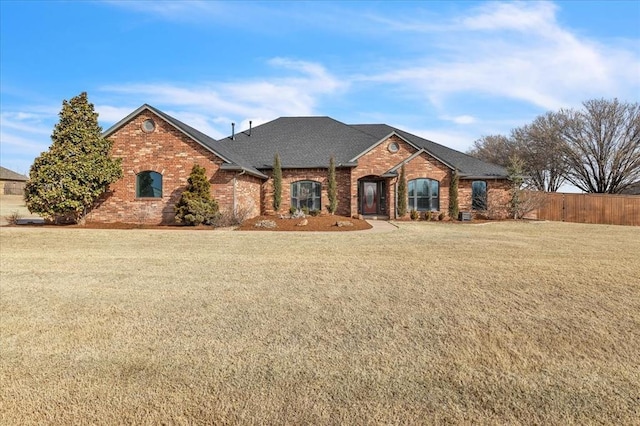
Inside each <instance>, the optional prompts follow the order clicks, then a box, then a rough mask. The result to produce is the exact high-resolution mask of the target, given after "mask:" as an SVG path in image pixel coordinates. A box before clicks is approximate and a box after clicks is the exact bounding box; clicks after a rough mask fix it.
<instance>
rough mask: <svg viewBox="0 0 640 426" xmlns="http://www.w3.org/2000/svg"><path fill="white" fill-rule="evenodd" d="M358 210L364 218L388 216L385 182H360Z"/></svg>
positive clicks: (367, 180)
mask: <svg viewBox="0 0 640 426" xmlns="http://www.w3.org/2000/svg"><path fill="white" fill-rule="evenodd" d="M358 210H359V212H360V214H362V215H363V216H385V215H387V188H386V182H385V181H384V180H382V179H379V178H378V179H374V178H363V179H361V180H360V181H359V186H358Z"/></svg>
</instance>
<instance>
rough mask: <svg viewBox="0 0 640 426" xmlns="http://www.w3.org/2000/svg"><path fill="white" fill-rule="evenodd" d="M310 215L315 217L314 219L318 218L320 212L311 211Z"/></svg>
mask: <svg viewBox="0 0 640 426" xmlns="http://www.w3.org/2000/svg"><path fill="white" fill-rule="evenodd" d="M309 214H310V215H311V216H314V217H315V216H318V215H320V210H311V211H310V212H309Z"/></svg>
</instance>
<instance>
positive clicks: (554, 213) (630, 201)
mask: <svg viewBox="0 0 640 426" xmlns="http://www.w3.org/2000/svg"><path fill="white" fill-rule="evenodd" d="M536 216H537V218H538V219H540V220H555V221H562V222H578V223H599V224H608V225H635V226H640V195H611V194H568V193H562V192H548V193H545V194H544V197H543V199H542V203H541V207H540V208H538V209H537V211H536Z"/></svg>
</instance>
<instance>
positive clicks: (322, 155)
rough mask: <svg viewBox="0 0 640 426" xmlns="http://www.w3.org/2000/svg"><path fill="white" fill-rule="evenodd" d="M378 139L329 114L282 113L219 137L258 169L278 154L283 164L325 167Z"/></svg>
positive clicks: (354, 154) (266, 165)
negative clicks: (285, 115)
mask: <svg viewBox="0 0 640 426" xmlns="http://www.w3.org/2000/svg"><path fill="white" fill-rule="evenodd" d="M376 142H377V141H376V139H375V137H374V136H371V135H369V134H367V133H364V132H361V131H360V130H358V129H355V128H353V127H352V126H348V125H346V124H344V123H341V122H339V121H337V120H334V119H333V118H329V117H282V118H278V119H276V120H273V121H270V122H268V123H265V124H262V125H260V126H256V127H254V128H253V129H251V136H249V131H248V130H245V131H243V132H239V133H236V134H235V138H234V139H233V140H232V139H231V137H227V138H225V139H222V140H220V143H221V144H222V145H224V146H225V147H227V148H228V149H229V150H232V151H233V152H236V153H238V154H239V155H241V156H242V157H244V158H245V159H246V160H248V161H249V162H250V163H251V164H252V165H253V166H254V167H256V168H257V169H270V168H272V166H273V157H274V156H275V154H276V153H278V155H279V156H280V163H281V164H282V167H283V168H310V167H328V165H329V158H330V157H331V156H334V158H335V161H336V164H337V165H340V164H345V163H348V162H349V160H351V159H352V158H353V157H355V156H356V155H358V154H360V153H361V152H363V151H365V150H366V149H367V148H369V147H370V146H372V145H373V144H375V143H376Z"/></svg>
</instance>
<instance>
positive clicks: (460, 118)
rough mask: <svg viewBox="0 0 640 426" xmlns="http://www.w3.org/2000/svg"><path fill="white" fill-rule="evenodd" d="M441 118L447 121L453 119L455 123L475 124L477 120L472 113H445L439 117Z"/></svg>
mask: <svg viewBox="0 0 640 426" xmlns="http://www.w3.org/2000/svg"><path fill="white" fill-rule="evenodd" d="M439 118H440V119H441V120H445V121H451V122H453V123H455V124H473V123H475V122H476V121H477V120H476V118H475V117H473V116H471V115H457V116H453V117H451V116H448V115H444V116H441V117H439Z"/></svg>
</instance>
